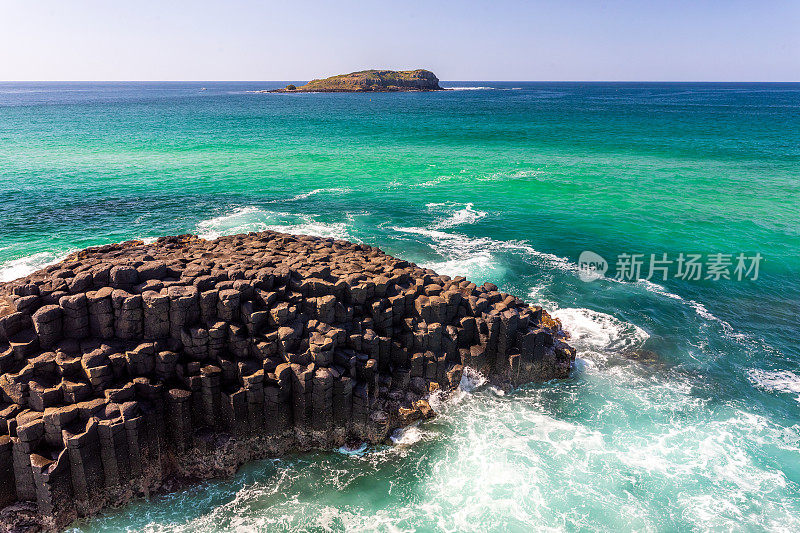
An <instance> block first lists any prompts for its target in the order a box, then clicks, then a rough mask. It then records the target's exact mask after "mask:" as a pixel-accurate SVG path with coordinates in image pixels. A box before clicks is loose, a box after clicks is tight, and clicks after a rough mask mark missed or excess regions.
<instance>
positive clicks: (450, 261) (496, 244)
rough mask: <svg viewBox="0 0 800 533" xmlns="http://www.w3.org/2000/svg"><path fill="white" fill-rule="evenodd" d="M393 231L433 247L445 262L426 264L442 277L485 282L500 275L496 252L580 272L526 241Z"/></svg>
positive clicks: (424, 230)
mask: <svg viewBox="0 0 800 533" xmlns="http://www.w3.org/2000/svg"><path fill="white" fill-rule="evenodd" d="M391 229H393V230H394V231H397V232H400V233H410V234H413V235H421V236H423V237H427V238H428V239H430V240H431V241H432V242H431V243H430V247H431V248H433V250H434V251H435V252H436V253H437V254H439V255H440V256H441V257H442V258H443V260H442V261H431V262H428V263H425V264H424V265H423V266H424V267H425V268H431V269H433V270H435V271H436V272H438V273H440V274H446V275H448V276H467V277H473V278H486V277H487V276H488V275H490V274H495V275H497V274H500V272H498V271H500V270H502V267H501V266H500V265H501V263H500V261H498V260H497V259H496V258H495V257H494V254H495V253H497V252H512V253H522V254H525V255H527V256H528V257H530V258H532V259H535V260H538V261H542V262H544V263H546V264H547V265H548V266H550V267H553V268H558V269H560V270H564V271H575V272H577V269H578V267H577V265H576V264H574V263H571V262H570V261H569V260H568V259H566V258H564V257H559V256H557V255H555V254H550V253H547V252H540V251H539V250H536V249H535V248H534V247H532V246H531V245H530V244H527V243H525V242H523V241H498V240H494V239H490V238H488V237H468V236H466V235H462V234H459V233H448V232H445V231H440V230H439V229H436V228H417V227H403V226H392V228H391Z"/></svg>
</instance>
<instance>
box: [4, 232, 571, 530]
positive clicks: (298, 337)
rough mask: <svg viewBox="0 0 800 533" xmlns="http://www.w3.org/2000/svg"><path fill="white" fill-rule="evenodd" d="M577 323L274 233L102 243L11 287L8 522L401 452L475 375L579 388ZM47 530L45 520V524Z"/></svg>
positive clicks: (335, 243)
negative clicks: (448, 394) (338, 452)
mask: <svg viewBox="0 0 800 533" xmlns="http://www.w3.org/2000/svg"><path fill="white" fill-rule="evenodd" d="M563 338H564V333H563V332H562V331H561V328H560V324H559V323H558V321H556V320H553V319H552V318H550V316H549V315H548V314H547V313H546V312H545V311H543V310H542V309H541V308H539V307H530V306H528V305H526V304H525V303H523V302H522V301H521V300H519V299H518V298H516V297H514V296H509V295H507V294H503V293H501V292H499V291H498V290H497V287H495V286H494V285H492V284H488V283H487V284H484V285H483V286H476V285H475V284H474V283H470V282H469V281H468V280H466V279H464V278H462V277H457V278H453V279H451V278H449V277H447V276H439V275H436V274H435V273H434V272H433V271H431V270H425V269H422V268H420V267H417V266H415V265H414V264H411V263H408V262H406V261H402V260H400V259H396V258H393V257H391V256H388V255H386V254H384V253H383V252H382V251H380V250H379V249H377V248H371V247H369V246H365V245H358V244H352V243H349V242H346V241H339V240H333V239H321V238H316V237H308V236H294V235H286V234H280V233H273V232H263V233H250V234H247V235H236V236H229V237H221V238H219V239H217V240H214V241H207V240H203V239H199V238H197V237H195V236H191V235H184V236H179V237H163V238H160V239H158V240H157V241H156V242H154V243H151V244H145V243H142V242H140V241H131V242H127V243H123V244H113V245H108V246H101V247H95V248H89V249H87V250H83V251H81V252H78V253H75V254H73V255H71V256H70V257H69V258H67V259H66V260H65V261H63V262H61V263H59V264H56V265H52V266H50V267H47V268H45V269H43V270H40V271H38V272H36V273H34V274H31V275H30V276H28V277H26V278H22V279H19V280H16V281H13V282H10V283H6V284H3V285H0V370H2V375H0V391H2V403H1V404H0V508H5V510H4V511H2V512H1V513H0V529H2V527H3V525H5V527H7V528H13V527H15V526H22V525H24V524H25V523H27V522H30V523H36V524H38V525H39V526H42V527H45V528H58V527H62V526H64V525H66V524H68V523H69V522H71V521H72V520H74V519H75V518H77V517H81V516H87V515H90V514H92V513H94V512H96V511H98V510H99V509H101V508H103V507H104V506H109V505H116V504H120V503H123V502H125V501H127V500H129V499H130V498H132V497H135V496H137V495H147V494H149V493H150V492H152V491H154V490H158V489H160V488H163V484H164V483H165V481H168V480H175V479H179V480H193V479H202V478H208V477H214V476H220V475H226V474H231V473H233V472H234V471H235V469H236V468H237V467H238V466H240V465H241V464H242V463H244V462H246V461H248V460H251V459H254V458H259V457H267V456H275V455H278V454H281V453H285V452H287V451H290V450H298V449H300V450H302V449H308V448H311V447H327V448H330V447H333V446H339V445H343V444H345V443H348V442H352V441H366V442H371V443H378V442H382V441H384V440H385V439H386V437H387V435H388V434H389V432H390V431H392V430H393V429H394V428H397V427H401V426H403V425H407V424H409V423H411V422H412V421H414V420H417V419H420V418H425V417H428V416H430V415H431V410H430V406H429V405H428V403H427V402H426V400H425V398H426V397H427V395H428V394H429V393H431V392H432V391H435V390H437V389H444V390H448V389H451V388H453V387H455V386H457V385H458V383H459V381H460V380H461V375H462V371H463V369H464V367H465V366H470V367H472V368H475V369H477V370H479V371H481V372H482V373H484V374H485V375H486V376H488V377H489V378H490V379H491V380H492V381H493V382H495V383H498V384H500V385H504V386H508V387H511V386H515V385H519V384H522V383H526V382H529V381H540V380H547V379H551V378H560V377H566V376H567V374H568V372H569V368H570V364H571V362H572V361H573V360H574V356H575V352H574V350H573V349H572V348H570V347H569V346H568V345H567V344H566V343H565V342H564V341H563ZM26 521H27V522H26Z"/></svg>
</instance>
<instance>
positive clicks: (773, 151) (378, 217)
mask: <svg viewBox="0 0 800 533" xmlns="http://www.w3.org/2000/svg"><path fill="white" fill-rule="evenodd" d="M272 85H274V86H280V85H281V84H280V83H277V82H275V83H272V84H270V83H212V82H208V83H162V84H0V212H1V213H2V216H1V218H0V224H1V225H2V231H0V280H9V279H13V278H15V277H18V276H20V275H24V274H26V273H28V272H30V271H31V270H32V269H34V268H38V267H40V266H42V265H45V264H47V263H49V262H52V261H54V260H56V259H58V258H60V257H62V256H63V255H64V254H66V253H68V252H69V251H71V250H74V249H78V248H82V247H85V246H89V245H94V244H102V243H107V242H114V241H120V240H125V239H130V238H155V237H157V236H159V235H164V234H178V233H189V232H191V233H198V234H200V235H203V236H206V237H209V238H213V237H215V236H218V235H222V234H227V233H238V232H242V231H253V230H261V229H276V230H280V231H289V232H295V233H309V234H314V235H322V236H335V237H341V238H347V239H352V240H356V241H361V242H365V243H368V244H372V245H377V246H380V247H381V248H382V249H384V250H385V251H387V252H388V253H391V254H393V255H396V256H399V257H403V258H405V259H409V260H412V261H415V262H417V263H420V264H423V265H425V266H430V267H432V268H435V269H436V270H438V271H440V272H442V273H447V274H450V275H458V274H463V275H466V276H468V277H470V278H471V279H473V280H475V281H479V282H482V281H489V280H491V281H493V282H495V283H497V284H498V285H499V286H500V287H501V288H502V289H503V290H505V291H508V292H512V293H515V294H518V295H520V296H522V297H524V298H526V299H527V300H529V301H531V302H532V303H534V302H539V303H542V304H544V305H545V307H547V308H549V309H551V310H553V312H554V314H555V315H556V316H558V317H559V318H560V319H561V320H562V322H563V323H564V326H565V328H566V329H568V330H569V331H570V332H571V333H572V335H573V343H574V344H575V346H576V347H577V348H578V351H579V359H578V362H577V363H576V366H575V369H574V372H573V376H572V377H571V378H570V379H569V380H566V381H561V382H554V383H549V384H545V385H539V386H529V387H526V388H524V389H523V390H519V391H516V392H514V393H513V394H510V395H506V396H502V395H499V394H498V392H497V391H495V390H493V389H491V388H490V387H487V386H486V385H481V381H480V378H479V377H476V376H474V377H473V378H472V379H470V380H466V381H465V382H464V384H463V385H464V389H465V391H464V392H463V394H459V395H458V396H457V397H455V398H453V399H451V400H448V401H447V402H445V403H444V404H443V405H441V406H440V409H441V411H442V416H441V417H439V418H437V419H436V420H434V421H432V422H427V423H424V424H422V425H420V426H418V427H415V428H411V429H409V430H406V431H405V432H403V433H401V434H399V435H397V436H396V439H397V440H398V442H399V443H398V444H395V445H393V446H386V447H380V448H375V449H369V450H366V452H365V453H364V454H363V455H360V456H352V455H345V454H341V453H338V452H337V451H322V452H318V453H315V454H303V455H296V456H291V457H288V458H283V459H279V460H272V461H263V462H258V463H254V464H251V465H248V466H246V467H245V468H243V469H242V471H241V472H240V473H239V474H237V475H236V476H235V478H233V479H231V480H224V481H218V482H210V483H206V484H203V485H201V486H199V487H196V488H193V489H191V490H187V491H184V492H180V493H177V494H172V495H169V496H164V497H157V498H153V499H152V500H150V501H148V502H144V501H139V502H135V503H133V504H131V505H130V506H128V507H125V508H123V509H120V510H115V511H109V512H107V513H105V514H104V515H102V516H100V517H97V518H95V519H93V520H91V521H89V522H87V523H84V524H81V525H79V526H78V528H77V529H78V530H80V531H117V530H121V529H122V530H124V529H128V530H131V531H141V530H146V531H195V530H198V529H200V530H212V531H238V530H252V529H256V530H263V531H274V530H281V529H291V530H312V531H345V530H346V531H351V530H353V531H358V530H375V529H377V530H384V531H411V530H418V531H440V530H441V531H464V530H480V531H486V530H491V531H508V530H512V531H528V530H531V529H536V530H567V531H575V530H587V531H595V530H596V531H607V530H628V529H636V530H658V531H674V530H706V529H722V530H731V529H733V530H763V529H769V530H786V531H791V530H797V529H798V528H800V468H799V467H798V466H797V465H798V464H799V463H798V459H800V416H799V415H798V407H799V406H798V401H799V400H800V347H799V346H798V341H797V339H798V333H800V319H798V316H799V315H798V313H799V312H800V259H799V258H798V257H799V254H800V215H798V209H799V208H800V199H799V197H800V85H798V84H663V83H662V84H575V83H563V84H559V83H522V82H514V83H499V82H480V83H478V82H474V83H461V84H455V83H453V84H451V85H454V86H455V85H460V86H470V85H471V86H480V85H483V86H489V87H492V89H482V90H459V91H451V92H445V93H425V94H376V95H344V94H325V95H323V94H303V95H278V94H249V93H247V92H246V91H247V90H251V89H260V88H264V87H269V86H272ZM203 86H205V87H207V90H206V91H201V90H200V88H201V87H203ZM583 250H591V251H594V252H596V253H599V254H600V255H602V256H603V257H605V258H606V259H607V260H609V262H610V263H612V267H613V262H614V260H615V258H616V256H617V255H618V254H620V253H643V254H647V255H648V256H649V254H651V253H655V254H659V255H660V254H661V253H668V254H669V256H670V257H674V256H677V254H679V253H681V252H683V253H702V254H713V253H728V254H738V253H740V252H741V253H746V254H748V255H752V254H754V253H757V252H758V253H760V254H761V255H762V256H763V257H764V260H763V262H762V263H761V267H760V272H759V278H758V279H757V280H754V281H753V280H745V281H735V280H731V281H725V280H721V281H712V280H702V281H682V280H677V279H669V280H667V281H658V282H657V284H656V283H648V282H622V283H620V282H616V281H613V280H598V281H594V282H591V283H587V282H584V281H582V280H581V279H580V277H579V276H578V271H577V261H578V256H579V254H580V253H581V252H582V251H583ZM642 352H646V356H644V357H641V356H640V357H638V358H635V357H631V353H642Z"/></svg>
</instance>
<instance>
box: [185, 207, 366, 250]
mask: <svg viewBox="0 0 800 533" xmlns="http://www.w3.org/2000/svg"><path fill="white" fill-rule="evenodd" d="M267 230H269V231H278V232H282V233H291V234H295V235H313V236H315V237H332V238H334V239H347V240H351V241H356V242H358V241H357V239H355V238H354V237H353V236H352V235H350V234H349V233H348V231H347V224H345V223H343V222H321V221H319V220H317V216H316V215H311V214H294V213H283V212H277V211H267V210H264V209H260V208H257V207H252V206H248V207H237V208H236V209H234V210H233V211H231V212H230V213H227V214H225V215H221V216H218V217H214V218H210V219H208V220H203V221H201V222H199V223H198V224H197V234H198V235H199V236H200V237H202V238H204V239H209V240H213V239H216V238H218V237H221V236H223V235H235V234H237V233H247V232H250V231H267Z"/></svg>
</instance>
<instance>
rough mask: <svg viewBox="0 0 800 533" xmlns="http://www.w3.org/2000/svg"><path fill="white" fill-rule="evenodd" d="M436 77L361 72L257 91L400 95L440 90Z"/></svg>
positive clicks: (426, 73) (424, 72) (418, 72)
mask: <svg viewBox="0 0 800 533" xmlns="http://www.w3.org/2000/svg"><path fill="white" fill-rule="evenodd" d="M442 90H444V89H443V88H442V87H441V86H440V85H439V78H437V77H436V75H435V74H434V73H433V72H431V71H430V70H424V69H416V70H361V71H359V72H351V73H350V74H339V75H337V76H331V77H329V78H324V79H315V80H311V81H310V82H308V83H306V84H305V85H301V86H300V87H297V86H295V85H291V84H290V85H287V86H286V87H285V88H283V89H275V90H272V91H258V92H281V93H286V92H299V93H310V92H324V93H331V92H401V91H442Z"/></svg>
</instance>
